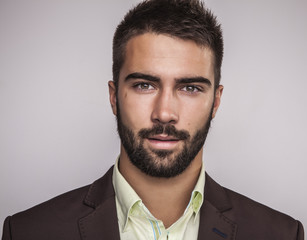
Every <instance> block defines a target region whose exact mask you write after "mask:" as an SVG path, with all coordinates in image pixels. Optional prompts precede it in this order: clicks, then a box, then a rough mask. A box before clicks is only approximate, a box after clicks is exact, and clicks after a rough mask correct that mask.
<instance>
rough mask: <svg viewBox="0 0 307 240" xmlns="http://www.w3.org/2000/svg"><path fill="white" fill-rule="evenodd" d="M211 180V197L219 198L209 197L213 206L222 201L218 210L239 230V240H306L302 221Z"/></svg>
mask: <svg viewBox="0 0 307 240" xmlns="http://www.w3.org/2000/svg"><path fill="white" fill-rule="evenodd" d="M207 179H208V181H209V183H208V184H209V185H210V186H209V188H210V189H209V193H208V194H213V195H214V194H215V196H213V197H212V196H209V198H210V200H209V202H210V203H211V204H212V205H215V202H216V201H220V202H218V203H217V204H216V205H217V208H219V210H220V211H221V212H222V214H223V216H225V217H226V218H227V219H229V220H230V221H231V222H233V223H234V224H235V225H236V226H237V237H238V239H244V237H247V236H249V237H251V236H253V237H254V238H250V239H258V238H259V239H261V237H262V239H268V238H269V239H292V238H293V236H301V238H296V239H303V227H302V224H301V223H300V222H299V221H297V220H295V219H294V218H292V217H290V216H289V215H287V214H285V213H282V212H279V211H277V210H275V209H273V208H270V207H268V206H266V205H264V204H262V203H259V202H257V201H255V200H253V199H251V198H249V197H246V196H244V195H242V194H240V193H237V192H235V191H233V190H230V189H228V188H225V187H222V186H220V185H219V184H217V183H216V182H214V180H212V179H211V178H210V177H207ZM207 179H206V180H207ZM217 198H219V200H217ZM220 199H223V200H222V201H221V200H220ZM278 236H279V237H278ZM276 237H277V238H276Z"/></svg>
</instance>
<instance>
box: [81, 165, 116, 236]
mask: <svg viewBox="0 0 307 240" xmlns="http://www.w3.org/2000/svg"><path fill="white" fill-rule="evenodd" d="M112 172H113V167H112V168H111V169H110V170H109V171H108V172H107V173H106V174H105V175H104V176H103V177H102V178H100V179H98V180H97V181H96V182H94V183H93V184H92V185H91V187H90V190H89V191H88V194H87V196H86V198H85V200H84V204H86V205H88V206H89V207H92V208H93V209H94V211H93V212H92V213H90V214H89V215H87V216H85V217H83V218H81V219H80V220H79V228H80V233H81V237H82V239H84V240H85V239H86V240H101V239H102V238H103V239H108V240H119V239H120V237H119V228H118V222H117V213H116V204H115V193H114V189H113V184H112Z"/></svg>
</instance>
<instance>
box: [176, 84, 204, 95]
mask: <svg viewBox="0 0 307 240" xmlns="http://www.w3.org/2000/svg"><path fill="white" fill-rule="evenodd" d="M181 90H182V91H185V92H188V93H196V92H201V91H202V90H201V89H200V88H199V87H198V86H194V85H187V86H184V87H183V88H181Z"/></svg>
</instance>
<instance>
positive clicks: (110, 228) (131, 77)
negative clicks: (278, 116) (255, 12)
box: [2, 0, 304, 240]
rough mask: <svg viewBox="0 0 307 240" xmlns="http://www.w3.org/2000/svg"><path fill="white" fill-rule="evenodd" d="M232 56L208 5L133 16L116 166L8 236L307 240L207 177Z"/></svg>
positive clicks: (284, 219) (15, 223) (118, 105)
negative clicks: (211, 135)
mask: <svg viewBox="0 0 307 240" xmlns="http://www.w3.org/2000/svg"><path fill="white" fill-rule="evenodd" d="M222 56H223V40H222V32H221V28H220V26H219V24H218V23H217V21H216V19H215V17H214V16H213V15H212V13H211V12H210V11H209V10H207V9H205V8H204V7H203V5H202V4H201V3H200V2H199V1H197V0H195V1H194V0H149V1H145V2H143V3H141V4H139V5H138V6H137V7H135V8H134V9H132V10H131V11H130V12H129V13H128V14H127V15H126V17H125V19H124V20H123V21H122V22H121V23H120V25H119V26H118V28H117V30H116V32H115V36H114V42H113V81H110V82H109V93H110V103H111V107H112V110H113V113H114V114H115V115H116V117H117V124H118V133H119V135H120V139H121V150H120V155H119V158H118V160H117V161H116V164H115V166H114V167H112V168H111V169H110V170H109V171H108V172H107V173H106V174H105V175H104V176H103V177H102V178H101V179H98V180H97V181H96V182H94V183H93V184H92V185H90V186H86V187H83V188H80V189H77V190H74V191H71V192H69V193H66V194H63V195H61V196H58V197H56V198H54V199H52V200H49V201H47V202H45V203H43V204H40V205H38V206H36V207H34V208H32V209H29V210H27V211H25V212H21V213H18V214H16V215H13V216H11V217H8V218H7V219H6V221H5V224H4V231H3V238H2V239H3V240H7V239H14V240H18V239H23V240H27V239H40V240H41V239H90V240H94V239H210V240H215V239H236V240H245V239H249V240H256V239H257V240H258V239H261V240H277V239H278V240H289V239H299V240H302V239H303V238H304V237H303V235H304V233H303V227H302V225H301V223H300V222H298V221H296V220H294V219H293V218H291V217H289V216H286V215H284V214H282V213H279V212H277V211H275V210H272V209H270V208H268V207H265V206H263V205H261V204H259V203H256V202H254V201H252V200H250V199H248V198H246V197H244V196H242V195H239V194H237V193H235V192H233V191H231V190H228V189H225V188H223V187H221V186H220V185H218V184H217V183H216V182H214V181H213V180H212V179H211V178H210V177H209V176H208V175H207V174H206V173H205V169H204V168H205V167H204V166H203V164H202V153H203V145H204V142H205V139H206V136H207V133H208V130H209V127H210V122H211V119H212V118H214V117H215V115H216V112H217V110H218V107H219V105H220V101H221V96H222V92H223V86H221V85H220V75H221V74H220V69H221V63H222Z"/></svg>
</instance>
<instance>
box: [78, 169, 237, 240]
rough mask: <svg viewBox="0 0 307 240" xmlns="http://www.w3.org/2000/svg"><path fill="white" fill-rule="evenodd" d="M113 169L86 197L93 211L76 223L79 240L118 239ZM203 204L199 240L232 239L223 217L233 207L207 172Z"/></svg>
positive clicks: (228, 223) (233, 235) (231, 230)
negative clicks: (79, 234)
mask: <svg viewBox="0 0 307 240" xmlns="http://www.w3.org/2000/svg"><path fill="white" fill-rule="evenodd" d="M112 173H113V167H111V168H110V169H109V171H108V172H107V173H106V174H105V175H104V176H103V177H102V178H100V179H98V180H97V181H95V182H94V183H93V184H92V185H91V186H90V189H89V191H88V193H87V196H86V197H85V200H84V204H85V205H87V206H89V207H91V208H93V209H94V211H93V212H92V213H90V214H89V215H87V216H85V217H83V218H81V219H80V220H79V228H80V233H81V236H82V239H84V240H85V239H86V240H98V239H101V236H103V237H104V239H108V240H119V239H120V237H119V228H118V221H117V213H116V203H115V192H114V189H113V184H112ZM204 195H205V201H204V203H203V206H202V207H201V210H200V224H199V232H198V240H203V239H204V240H206V239H210V240H224V239H226V240H235V238H236V230H237V225H236V223H234V222H233V221H232V220H231V219H229V218H227V217H226V216H224V215H223V213H224V212H226V211H229V210H230V209H231V208H232V206H231V203H230V201H229V198H228V196H227V193H226V191H225V190H224V188H223V187H222V186H220V185H219V184H217V183H216V182H215V181H214V180H213V179H212V178H211V177H210V176H209V175H208V174H207V173H206V182H205V194H204Z"/></svg>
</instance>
